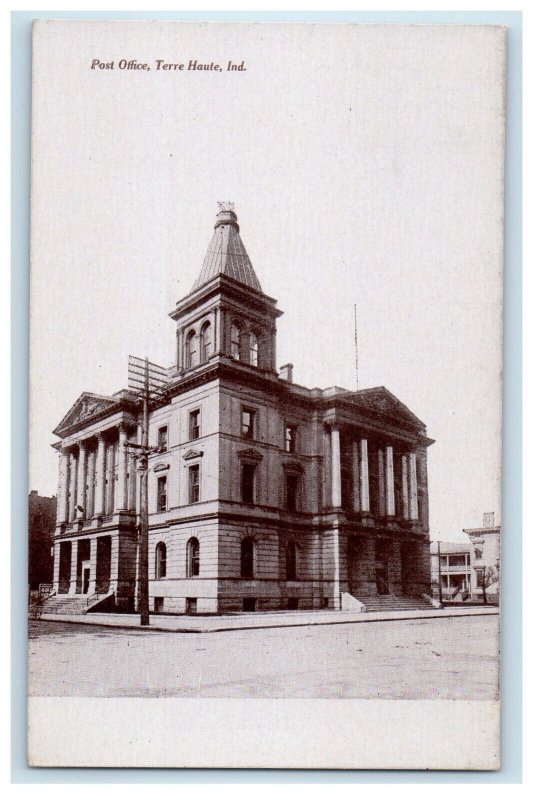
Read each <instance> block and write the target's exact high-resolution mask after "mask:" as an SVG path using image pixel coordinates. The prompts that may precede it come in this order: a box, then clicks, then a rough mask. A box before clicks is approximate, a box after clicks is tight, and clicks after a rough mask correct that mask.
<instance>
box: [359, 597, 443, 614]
mask: <svg viewBox="0 0 533 800" xmlns="http://www.w3.org/2000/svg"><path fill="white" fill-rule="evenodd" d="M357 599H358V600H359V601H360V602H361V603H364V605H365V607H366V611H420V610H425V609H428V608H432V607H433V606H432V605H431V603H430V602H429V601H428V600H424V599H423V598H422V597H407V596H405V595H398V596H396V597H394V596H392V595H377V596H376V597H373V596H369V595H367V596H363V595H357Z"/></svg>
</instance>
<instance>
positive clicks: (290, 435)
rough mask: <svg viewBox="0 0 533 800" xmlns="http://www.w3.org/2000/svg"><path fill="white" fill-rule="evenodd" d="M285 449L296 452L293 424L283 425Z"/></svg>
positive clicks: (288, 451)
mask: <svg viewBox="0 0 533 800" xmlns="http://www.w3.org/2000/svg"><path fill="white" fill-rule="evenodd" d="M285 450H286V452H287V453H295V452H296V428H295V426H294V425H285Z"/></svg>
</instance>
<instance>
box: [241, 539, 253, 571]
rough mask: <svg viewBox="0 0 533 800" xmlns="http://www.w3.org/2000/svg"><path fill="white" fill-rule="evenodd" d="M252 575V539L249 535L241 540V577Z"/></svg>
mask: <svg viewBox="0 0 533 800" xmlns="http://www.w3.org/2000/svg"><path fill="white" fill-rule="evenodd" d="M253 577H254V540H253V539H251V538H250V537H249V536H247V537H246V539H243V540H242V542H241V578H253Z"/></svg>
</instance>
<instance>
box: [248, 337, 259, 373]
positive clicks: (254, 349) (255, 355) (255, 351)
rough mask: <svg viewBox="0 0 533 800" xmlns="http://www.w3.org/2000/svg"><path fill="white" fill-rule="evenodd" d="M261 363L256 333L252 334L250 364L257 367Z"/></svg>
mask: <svg viewBox="0 0 533 800" xmlns="http://www.w3.org/2000/svg"><path fill="white" fill-rule="evenodd" d="M258 363H259V342H258V340H257V336H256V334H255V333H251V334H250V364H251V365H252V367H257V365H258Z"/></svg>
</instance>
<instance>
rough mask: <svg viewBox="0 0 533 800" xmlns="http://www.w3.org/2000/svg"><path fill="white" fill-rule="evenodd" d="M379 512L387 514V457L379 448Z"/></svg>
mask: <svg viewBox="0 0 533 800" xmlns="http://www.w3.org/2000/svg"><path fill="white" fill-rule="evenodd" d="M378 513H379V516H380V517H384V516H385V459H384V458H383V450H381V448H380V449H379V450H378Z"/></svg>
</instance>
